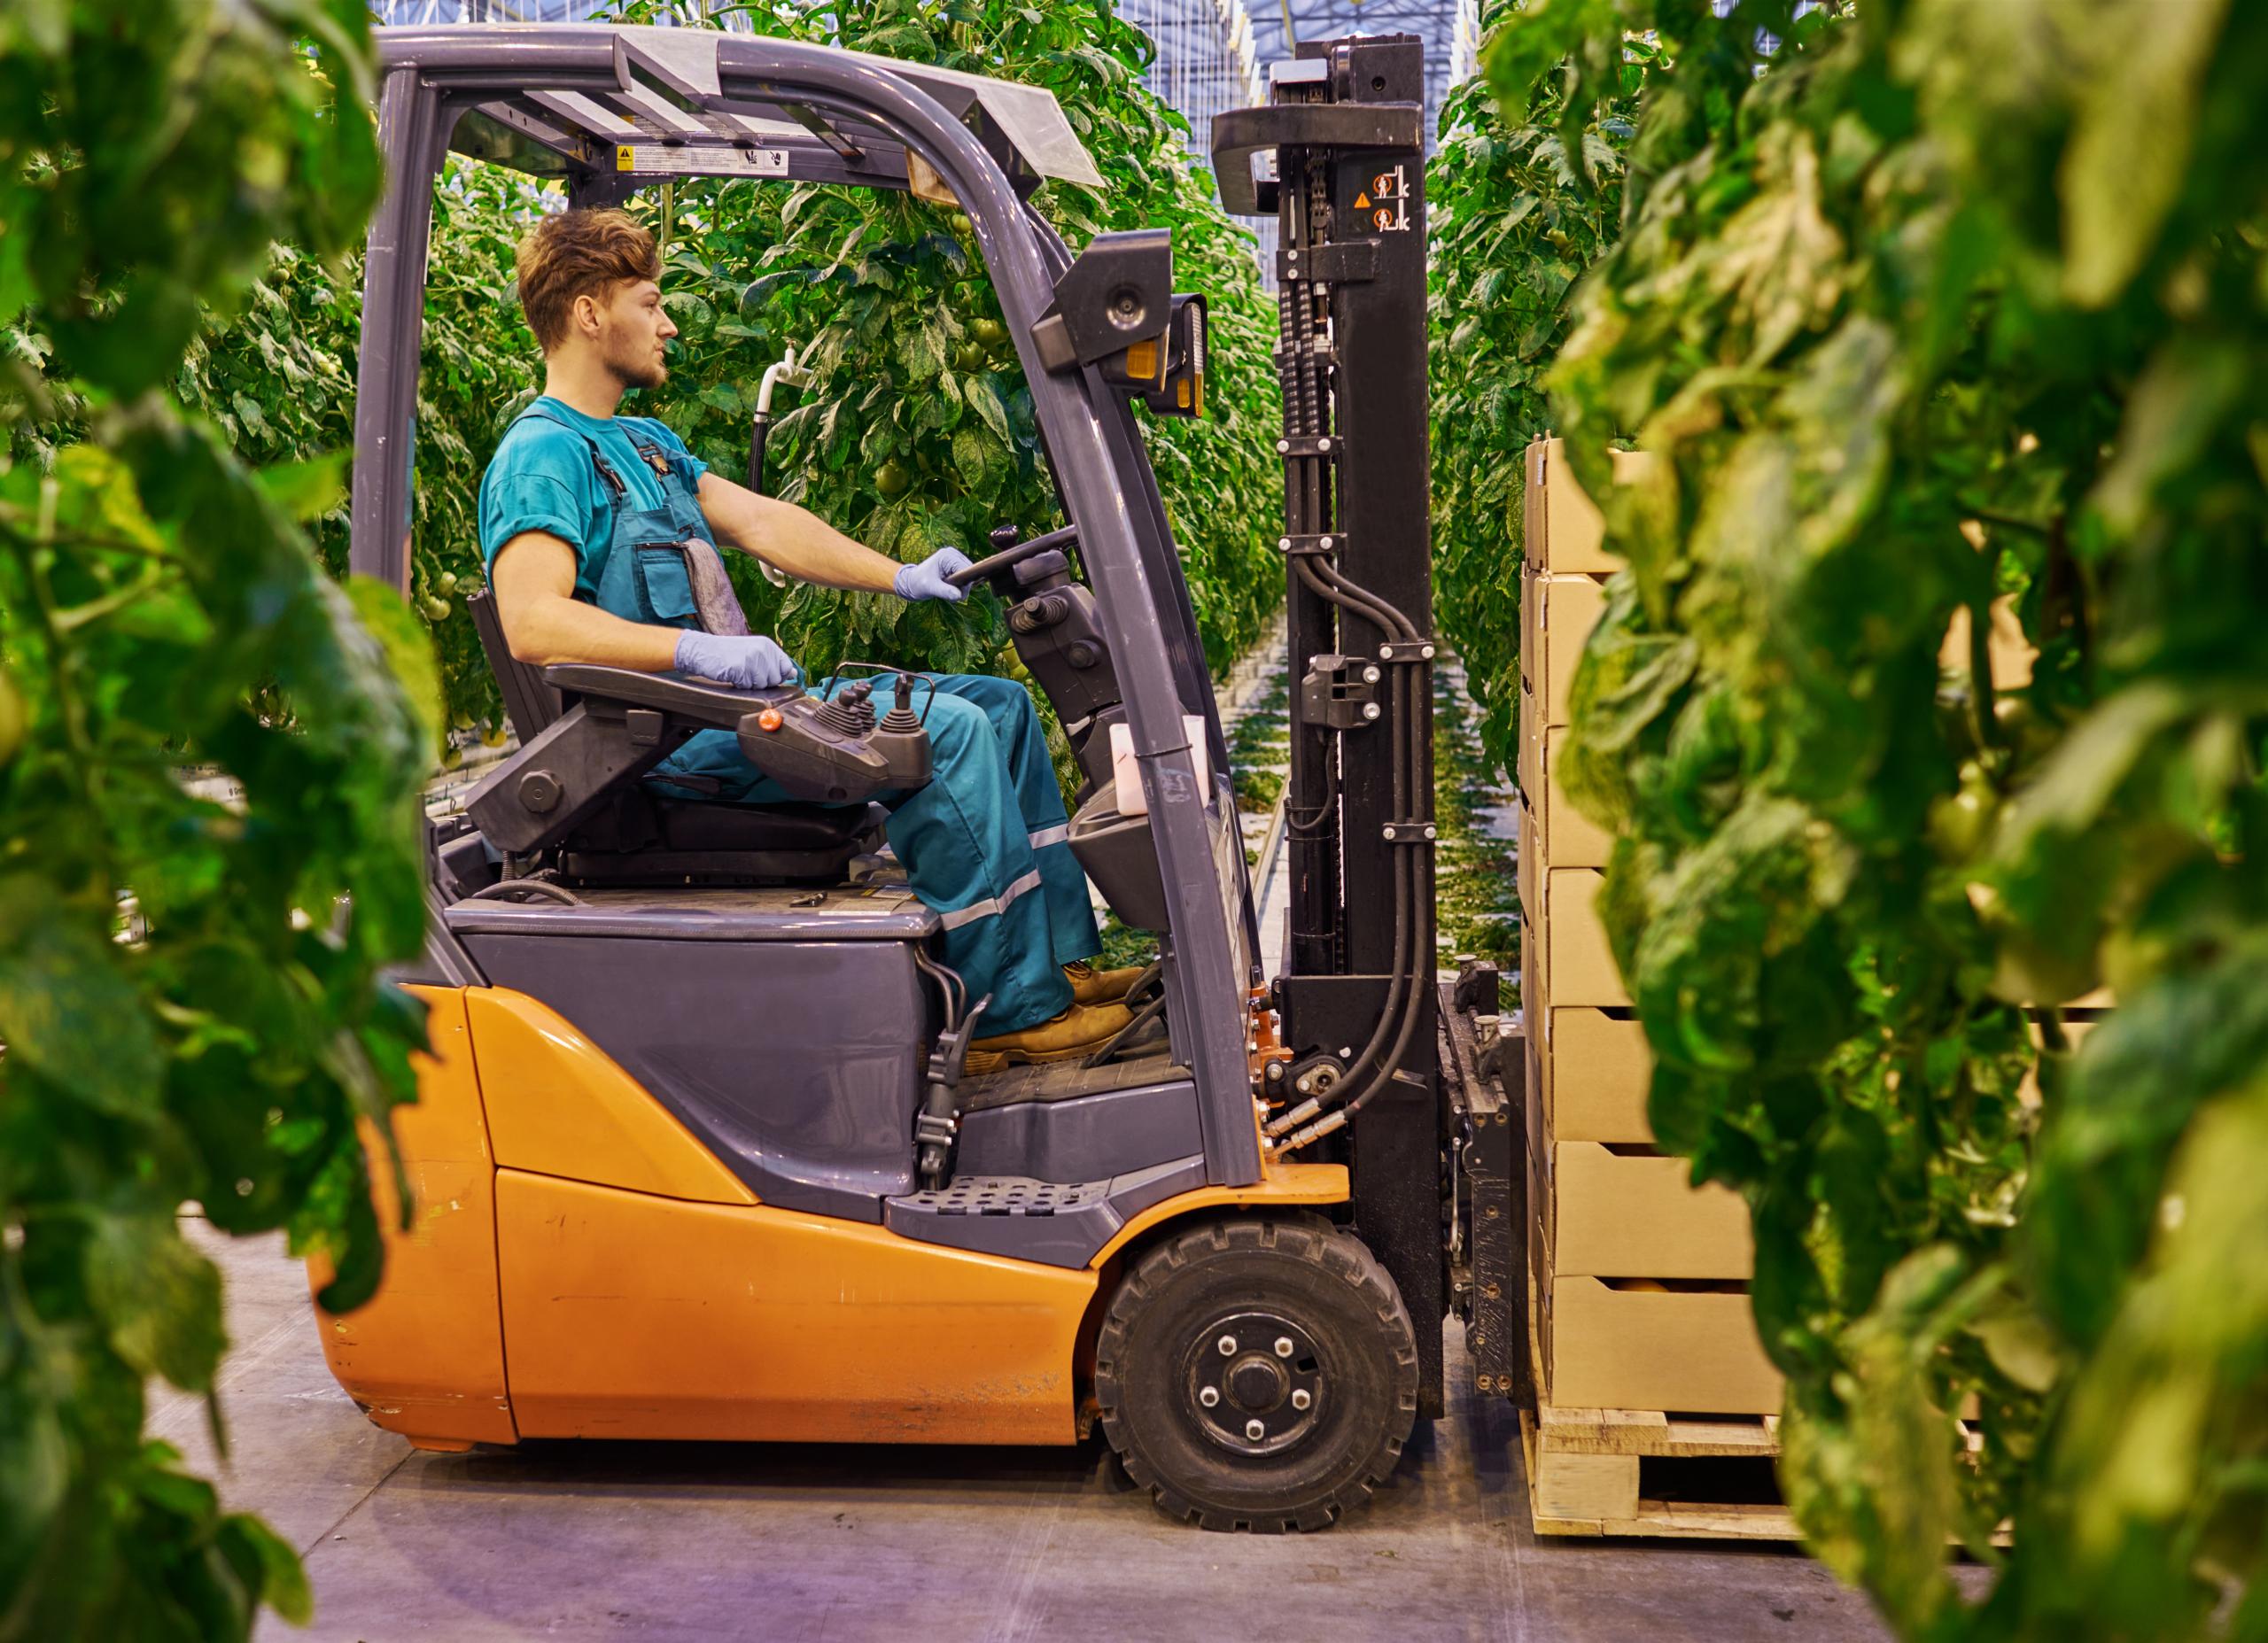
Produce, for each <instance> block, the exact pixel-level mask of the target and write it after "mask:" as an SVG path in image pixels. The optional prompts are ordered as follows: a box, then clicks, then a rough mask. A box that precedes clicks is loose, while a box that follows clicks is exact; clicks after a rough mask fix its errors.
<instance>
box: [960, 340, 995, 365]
mask: <svg viewBox="0 0 2268 1643" xmlns="http://www.w3.org/2000/svg"><path fill="white" fill-rule="evenodd" d="M988 357H990V356H988V355H987V354H986V353H985V352H984V345H983V343H981V342H965V343H963V344H961V345H960V346H959V347H958V348H955V349H954V350H953V364H954V366H955V367H956V368H959V369H960V370H963V371H975V370H981V369H983V365H984V361H985V360H986V359H987V358H988Z"/></svg>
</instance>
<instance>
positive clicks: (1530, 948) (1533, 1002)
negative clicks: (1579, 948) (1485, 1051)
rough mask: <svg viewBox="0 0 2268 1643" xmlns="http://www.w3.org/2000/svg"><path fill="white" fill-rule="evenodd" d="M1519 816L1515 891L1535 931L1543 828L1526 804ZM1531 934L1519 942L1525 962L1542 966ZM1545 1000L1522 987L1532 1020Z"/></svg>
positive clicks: (1538, 991)
mask: <svg viewBox="0 0 2268 1643" xmlns="http://www.w3.org/2000/svg"><path fill="white" fill-rule="evenodd" d="M1519 814H1520V833H1519V838H1518V841H1517V842H1516V844H1515V845H1514V848H1513V853H1512V888H1513V889H1514V890H1515V891H1516V892H1518V895H1519V898H1520V918H1521V919H1522V920H1523V922H1524V923H1525V924H1526V925H1527V926H1530V928H1531V930H1532V929H1533V927H1534V926H1535V925H1536V924H1537V923H1538V921H1539V920H1540V919H1541V918H1542V916H1543V826H1542V823H1540V822H1538V821H1537V820H1536V819H1535V812H1534V811H1533V810H1529V809H1528V807H1527V804H1526V802H1525V801H1523V802H1521V804H1520V807H1519ZM1528 933H1529V932H1526V931H1524V932H1523V934H1522V940H1521V942H1520V953H1521V956H1522V959H1523V962H1525V961H1526V958H1527V957H1528V956H1529V955H1531V954H1532V955H1533V956H1534V961H1535V963H1536V964H1537V965H1542V962H1543V953H1542V949H1541V948H1540V947H1538V946H1537V945H1536V943H1534V942H1530V941H1528V940H1526V934H1528ZM1541 999H1542V988H1540V987H1538V988H1533V989H1531V988H1528V987H1527V986H1526V983H1525V982H1523V983H1522V989H1521V992H1520V1003H1521V1004H1524V1005H1526V1007H1527V1009H1528V1011H1530V1013H1529V1017H1528V1019H1530V1020H1534V1019H1535V1017H1534V1011H1536V1010H1537V1009H1539V1008H1541V1004H1540V1002H1539V1001H1540V1000H1541Z"/></svg>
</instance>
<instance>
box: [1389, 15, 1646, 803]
mask: <svg viewBox="0 0 2268 1643" xmlns="http://www.w3.org/2000/svg"><path fill="white" fill-rule="evenodd" d="M1490 21H1491V23H1492V26H1494V23H1495V19H1494V18H1493V14H1492V17H1491V19H1490ZM1650 58H1651V49H1650V48H1648V47H1646V46H1644V45H1643V43H1636V44H1634V45H1633V47H1632V49H1631V50H1629V51H1628V52H1627V53H1626V54H1625V60H1624V61H1623V63H1622V65H1621V66H1620V82H1619V88H1618V90H1617V93H1616V95H1615V96H1613V97H1611V98H1609V99H1607V100H1606V101H1605V102H1604V103H1603V104H1602V105H1600V107H1599V108H1598V109H1596V111H1594V112H1592V113H1591V114H1590V115H1589V117H1588V119H1587V120H1584V121H1583V122H1582V123H1581V125H1579V126H1578V127H1577V128H1576V141H1577V143H1578V145H1579V147H1580V149H1581V155H1582V158H1583V161H1584V162H1585V163H1587V164H1588V167H1589V170H1590V173H1591V179H1592V180H1591V181H1589V182H1586V181H1585V180H1584V178H1583V177H1582V176H1581V174H1580V173H1579V172H1578V170H1577V168H1576V167H1577V160H1576V159H1575V158H1574V156H1573V153H1572V152H1571V151H1570V150H1569V148H1568V146H1567V138H1566V136H1565V134H1564V133H1563V131H1562V129H1561V118H1560V117H1561V114H1562V112H1563V110H1564V108H1565V102H1566V99H1565V97H1564V95H1563V94H1562V90H1561V86H1560V82H1559V81H1558V80H1557V78H1556V77H1545V78H1541V79H1538V80H1537V81H1535V82H1534V84H1533V86H1531V87H1527V88H1524V89H1523V91H1522V95H1521V97H1519V99H1518V101H1517V102H1516V103H1514V104H1513V105H1511V108H1512V109H1513V110H1514V111H1516V112H1512V113H1507V112H1503V110H1502V109H1500V106H1499V105H1498V102H1497V99H1496V97H1495V95H1494V92H1493V90H1492V89H1491V88H1490V87H1489V85H1488V83H1487V81H1485V80H1481V79H1478V78H1475V79H1472V80H1468V81H1465V82H1464V84H1463V85H1461V86H1459V87H1457V88H1456V90H1454V91H1452V92H1451V93H1450V94H1449V101H1448V102H1447V104H1446V105H1444V106H1443V108H1442V110H1441V146H1440V148H1439V149H1437V150H1436V151H1434V154H1433V158H1432V159H1429V160H1428V161H1427V162H1426V166H1425V190H1426V199H1427V201H1428V208H1429V210H1430V212H1431V214H1432V225H1431V226H1432V229H1433V244H1432V246H1431V254H1430V258H1429V267H1428V270H1427V275H1426V307H1427V318H1428V326H1427V329H1428V332H1429V342H1430V346H1431V355H1430V358H1429V360H1428V367H1429V370H1430V375H1431V379H1432V380H1431V389H1432V396H1433V398H1432V422H1433V429H1432V432H1433V585H1434V589H1435V601H1434V611H1435V615H1436V616H1437V617H1438V618H1439V620H1440V623H1441V632H1443V633H1444V634H1445V635H1446V636H1447V637H1448V639H1449V642H1450V643H1451V644H1453V645H1455V646H1456V648H1457V653H1458V655H1461V656H1462V657H1464V665H1465V673H1466V678H1468V680H1469V681H1470V682H1471V686H1472V693H1473V694H1474V696H1475V697H1476V698H1478V700H1479V701H1480V706H1481V709H1482V712H1481V717H1480V740H1481V746H1482V748H1483V749H1484V750H1485V751H1486V753H1487V756H1488V758H1489V759H1490V761H1491V762H1492V763H1495V766H1496V767H1497V769H1498V770H1499V771H1505V772H1509V771H1511V770H1512V768H1513V766H1514V764H1515V763H1517V760H1516V754H1517V752H1518V748H1517V745H1516V740H1517V737H1518V720H1519V695H1520V691H1519V678H1520V672H1519V632H1520V621H1519V600H1520V556H1521V536H1520V524H1521V514H1520V508H1521V500H1522V495H1523V492H1524V489H1525V487H1524V484H1523V482H1522V453H1524V452H1525V451H1526V448H1527V445H1528V442H1529V441H1530V440H1531V439H1534V438H1537V437H1538V436H1539V435H1542V434H1545V433H1548V432H1550V429H1551V412H1550V404H1549V402H1548V400H1547V399H1546V397H1545V393H1544V379H1545V376H1546V375H1547V373H1548V372H1549V371H1550V368H1551V363H1552V360H1554V359H1555V358H1557V354H1558V350H1559V345H1560V344H1561V343H1562V342H1563V341H1565V337H1566V335H1567V329H1568V326H1569V325H1570V323H1571V322H1572V320H1573V306H1574V292H1575V288H1576V281H1577V280H1578V279H1579V278H1580V277H1581V275H1582V272H1583V270H1584V269H1586V268H1588V267H1589V266H1590V265H1591V263H1592V262H1593V261H1595V260H1596V259H1597V257H1598V255H1599V253H1600V252H1603V251H1604V250H1605V248H1606V247H1607V246H1608V245H1609V244H1612V241H1613V239H1614V236H1615V233H1616V231H1617V227H1618V221H1619V216H1620V213H1621V205H1622V188H1621V170H1622V163H1621V151H1622V147H1623V145H1624V144H1625V143H1627V142H1628V141H1629V137H1630V133H1631V120H1632V117H1633V115H1634V113H1635V109H1636V106H1637V97H1638V92H1639V89H1640V88H1641V87H1642V86H1643V84H1644V81H1645V72H1646V65H1647V63H1648V61H1649V60H1650Z"/></svg>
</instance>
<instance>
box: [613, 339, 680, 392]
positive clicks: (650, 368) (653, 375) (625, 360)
mask: <svg viewBox="0 0 2268 1643" xmlns="http://www.w3.org/2000/svg"><path fill="white" fill-rule="evenodd" d="M606 368H607V369H608V370H610V371H611V372H612V373H613V374H614V379H615V381H617V382H618V383H620V384H622V386H623V388H624V389H625V391H627V390H629V389H632V388H658V387H660V386H661V385H662V384H664V383H665V382H667V381H668V380H669V377H670V368H669V363H668V361H667V360H657V359H655V358H653V357H652V356H651V355H649V354H648V353H645V352H644V350H643V349H641V350H640V351H639V352H638V353H636V354H635V355H633V354H631V353H628V352H627V351H626V350H615V349H610V350H609V351H608V353H607V358H606Z"/></svg>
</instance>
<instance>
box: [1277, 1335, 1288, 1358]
mask: <svg viewBox="0 0 2268 1643" xmlns="http://www.w3.org/2000/svg"><path fill="white" fill-rule="evenodd" d="M1276 1355H1277V1356H1278V1358H1288V1357H1290V1356H1291V1355H1292V1337H1290V1336H1288V1335H1279V1336H1278V1337H1276Z"/></svg>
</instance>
